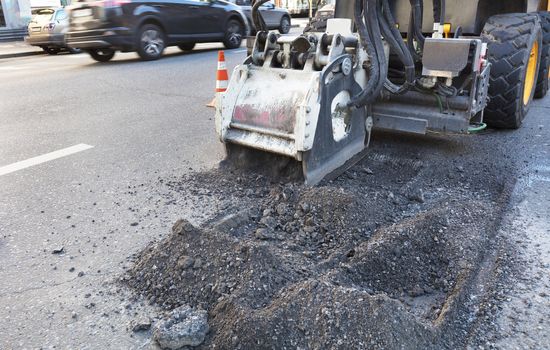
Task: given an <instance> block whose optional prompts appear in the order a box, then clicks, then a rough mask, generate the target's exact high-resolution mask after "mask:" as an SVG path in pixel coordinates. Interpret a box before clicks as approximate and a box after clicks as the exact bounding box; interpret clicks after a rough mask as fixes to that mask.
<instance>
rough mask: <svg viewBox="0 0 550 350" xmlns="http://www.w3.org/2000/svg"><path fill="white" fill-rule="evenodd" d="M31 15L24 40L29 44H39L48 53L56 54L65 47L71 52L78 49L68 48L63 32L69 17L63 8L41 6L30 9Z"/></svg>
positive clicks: (67, 26)
mask: <svg viewBox="0 0 550 350" xmlns="http://www.w3.org/2000/svg"><path fill="white" fill-rule="evenodd" d="M32 14H33V17H32V19H31V21H30V22H29V25H28V27H27V30H28V33H29V35H28V36H27V37H26V38H25V41H26V42H27V43H28V44H29V45H33V46H40V47H41V48H42V49H43V50H44V51H46V52H47V53H49V54H50V55H57V54H58V53H59V52H60V51H61V50H64V49H67V50H69V51H70V52H71V53H78V52H80V50H78V49H71V48H68V47H67V45H66V44H65V33H66V32H67V30H68V28H69V18H68V16H67V12H66V11H65V9H64V8H62V7H60V8H42V9H35V10H33V11H32Z"/></svg>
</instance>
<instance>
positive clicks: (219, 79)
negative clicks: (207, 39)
mask: <svg viewBox="0 0 550 350" xmlns="http://www.w3.org/2000/svg"><path fill="white" fill-rule="evenodd" d="M228 81H229V74H228V73H227V66H226V65H225V53H224V52H223V50H220V51H218V70H217V72H216V96H214V98H213V99H212V101H210V103H209V104H207V105H206V106H207V107H216V97H217V94H218V93H220V92H225V91H226V90H227V84H228Z"/></svg>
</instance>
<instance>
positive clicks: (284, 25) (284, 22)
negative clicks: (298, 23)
mask: <svg viewBox="0 0 550 350" xmlns="http://www.w3.org/2000/svg"><path fill="white" fill-rule="evenodd" d="M288 32H290V18H288V17H287V16H283V18H281V25H280V26H279V33H281V34H288Z"/></svg>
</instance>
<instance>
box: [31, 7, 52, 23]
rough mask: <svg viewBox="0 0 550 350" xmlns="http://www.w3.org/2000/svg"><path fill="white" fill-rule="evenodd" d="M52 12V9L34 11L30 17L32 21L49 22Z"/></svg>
mask: <svg viewBox="0 0 550 350" xmlns="http://www.w3.org/2000/svg"><path fill="white" fill-rule="evenodd" d="M54 12H55V11H54V10H52V9H40V10H36V11H34V16H33V17H32V18H33V20H34V21H37V22H41V21H49V20H50V19H52V17H53V14H54Z"/></svg>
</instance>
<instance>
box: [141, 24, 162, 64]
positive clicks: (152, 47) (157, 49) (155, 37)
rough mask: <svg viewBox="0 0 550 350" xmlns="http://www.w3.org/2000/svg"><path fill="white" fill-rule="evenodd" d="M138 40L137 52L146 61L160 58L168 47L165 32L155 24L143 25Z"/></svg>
mask: <svg viewBox="0 0 550 350" xmlns="http://www.w3.org/2000/svg"><path fill="white" fill-rule="evenodd" d="M136 40H137V43H136V46H137V53H138V55H139V57H140V58H141V59H142V60H144V61H153V60H158V59H159V58H160V57H161V56H162V53H163V52H164V49H165V48H166V40H165V39H164V32H163V31H162V29H161V28H160V27H159V26H157V25H155V24H145V25H143V26H142V27H141V28H140V29H139V31H138V35H137V38H136Z"/></svg>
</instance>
